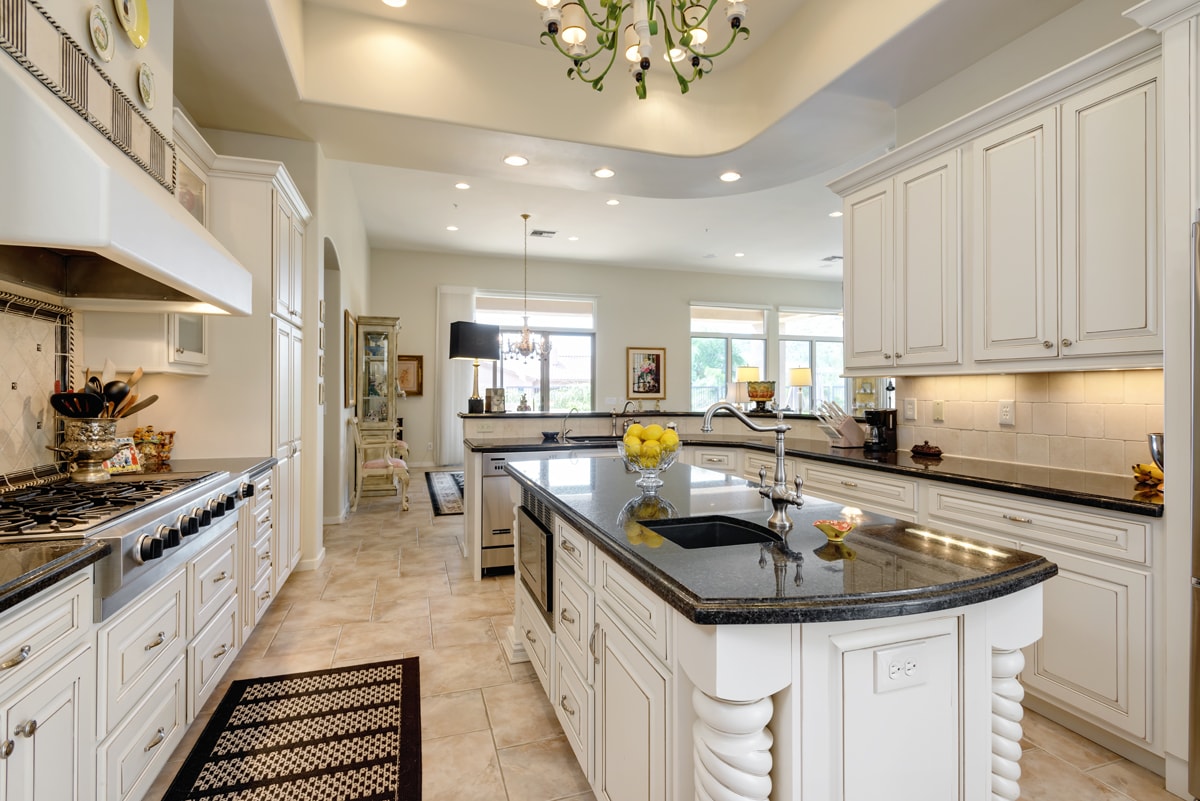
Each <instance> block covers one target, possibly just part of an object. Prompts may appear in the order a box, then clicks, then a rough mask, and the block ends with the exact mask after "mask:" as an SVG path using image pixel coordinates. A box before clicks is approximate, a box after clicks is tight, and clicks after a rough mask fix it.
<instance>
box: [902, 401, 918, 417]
mask: <svg viewBox="0 0 1200 801" xmlns="http://www.w3.org/2000/svg"><path fill="white" fill-rule="evenodd" d="M904 419H905V420H916V419H917V399H916V398H905V399H904Z"/></svg>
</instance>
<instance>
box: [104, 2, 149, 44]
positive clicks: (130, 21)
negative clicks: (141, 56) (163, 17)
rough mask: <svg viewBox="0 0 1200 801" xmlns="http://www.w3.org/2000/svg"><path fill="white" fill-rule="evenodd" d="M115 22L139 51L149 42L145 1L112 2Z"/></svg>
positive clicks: (147, 13) (147, 12) (147, 14)
mask: <svg viewBox="0 0 1200 801" xmlns="http://www.w3.org/2000/svg"><path fill="white" fill-rule="evenodd" d="M113 8H115V9H116V10H117V20H118V21H119V22H120V23H121V27H122V28H124V29H125V33H126V35H127V36H129V41H131V42H133V46H134V47H136V48H138V49H141V48H143V47H145V46H146V43H147V42H149V41H150V11H149V9H147V8H146V0H113Z"/></svg>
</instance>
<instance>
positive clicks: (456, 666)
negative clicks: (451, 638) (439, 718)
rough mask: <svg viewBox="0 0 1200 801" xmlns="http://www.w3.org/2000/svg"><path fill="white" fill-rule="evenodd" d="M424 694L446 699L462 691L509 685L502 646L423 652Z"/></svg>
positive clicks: (477, 646)
mask: <svg viewBox="0 0 1200 801" xmlns="http://www.w3.org/2000/svg"><path fill="white" fill-rule="evenodd" d="M418 655H419V656H420V657H421V694H422V695H442V694H443V693H450V692H455V691H458V690H470V689H475V688H478V687H491V686H494V685H496V684H508V683H509V682H510V681H512V676H511V675H510V674H509V672H508V666H507V660H505V658H504V652H503V651H501V650H500V646H499V644H496V643H493V644H491V645H456V646H453V647H450V648H439V649H434V650H429V651H422V652H420V653H419V654H418Z"/></svg>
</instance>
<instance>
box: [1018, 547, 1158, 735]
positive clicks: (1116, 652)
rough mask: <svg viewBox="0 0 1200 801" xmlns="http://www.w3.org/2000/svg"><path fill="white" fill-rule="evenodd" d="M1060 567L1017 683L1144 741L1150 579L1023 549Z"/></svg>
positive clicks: (1100, 564) (1087, 560) (1049, 551)
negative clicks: (1039, 633)
mask: <svg viewBox="0 0 1200 801" xmlns="http://www.w3.org/2000/svg"><path fill="white" fill-rule="evenodd" d="M1022 547H1023V549H1024V550H1029V551H1032V552H1036V553H1039V554H1042V555H1043V556H1045V557H1046V558H1047V559H1049V560H1050V561H1052V562H1054V563H1055V564H1057V565H1058V575H1057V576H1055V577H1054V578H1052V579H1050V580H1049V581H1048V582H1046V583H1045V584H1044V585H1043V587H1044V590H1043V592H1044V593H1045V607H1044V609H1045V611H1044V612H1043V621H1044V622H1043V628H1044V631H1043V634H1042V639H1041V640H1039V641H1038V642H1037V643H1035V644H1034V645H1031V646H1029V647H1028V648H1026V649H1025V656H1026V665H1025V670H1024V672H1023V673H1022V674H1021V680H1022V683H1024V684H1025V686H1026V687H1028V688H1029V689H1031V690H1033V691H1035V692H1037V693H1038V694H1040V695H1043V696H1045V697H1047V698H1050V699H1052V700H1054V701H1056V702H1058V703H1060V704H1063V705H1065V706H1066V707H1068V708H1073V709H1076V710H1079V711H1081V712H1083V713H1084V714H1085V715H1088V716H1090V717H1092V718H1095V719H1097V720H1100V721H1103V722H1105V723H1107V724H1109V725H1111V726H1114V727H1116V728H1117V729H1119V730H1120V731H1122V732H1124V733H1126V734H1128V735H1131V736H1133V737H1135V738H1140V739H1146V738H1147V737H1149V734H1150V730H1149V718H1148V714H1147V710H1148V708H1149V706H1148V704H1149V698H1150V695H1151V687H1150V683H1149V682H1150V678H1151V675H1152V674H1151V672H1150V669H1149V661H1150V650H1149V640H1150V637H1151V636H1152V635H1153V626H1152V621H1151V620H1150V607H1151V601H1150V587H1151V583H1150V577H1149V575H1147V574H1146V573H1145V572H1142V571H1139V570H1131V569H1128V568H1123V567H1118V566H1116V565H1111V564H1108V563H1106V562H1102V561H1099V560H1097V559H1090V558H1087V557H1083V556H1076V555H1075V554H1072V553H1068V552H1066V551H1060V550H1058V549H1056V548H1051V547H1048V546H1045V545H1043V544H1041V543H1038V544H1029V545H1025V544H1024V543H1023V544H1022Z"/></svg>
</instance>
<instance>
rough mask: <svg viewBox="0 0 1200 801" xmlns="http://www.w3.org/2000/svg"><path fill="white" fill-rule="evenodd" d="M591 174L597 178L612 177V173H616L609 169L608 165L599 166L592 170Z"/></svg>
mask: <svg viewBox="0 0 1200 801" xmlns="http://www.w3.org/2000/svg"><path fill="white" fill-rule="evenodd" d="M592 175H594V176H596V177H597V178H612V177H613V176H614V175H616V173H615V172H613V171H612V170H610V169H609V168H608V167H601V168H600V169H598V170H593V171H592Z"/></svg>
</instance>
